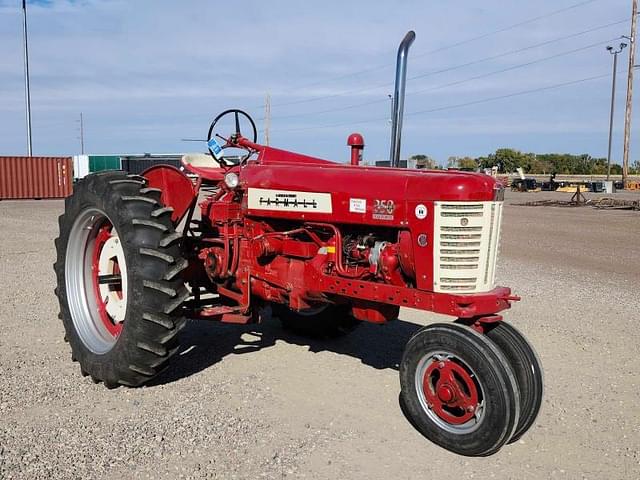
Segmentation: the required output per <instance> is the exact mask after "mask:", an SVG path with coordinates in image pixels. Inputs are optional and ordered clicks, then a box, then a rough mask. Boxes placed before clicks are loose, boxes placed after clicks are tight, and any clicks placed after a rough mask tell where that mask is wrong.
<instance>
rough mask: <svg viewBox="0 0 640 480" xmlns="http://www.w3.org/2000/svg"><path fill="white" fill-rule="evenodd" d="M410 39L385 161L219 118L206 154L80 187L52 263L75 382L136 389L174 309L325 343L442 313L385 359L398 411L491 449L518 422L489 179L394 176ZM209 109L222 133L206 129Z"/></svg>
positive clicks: (497, 193)
mask: <svg viewBox="0 0 640 480" xmlns="http://www.w3.org/2000/svg"><path fill="white" fill-rule="evenodd" d="M414 38H415V35H414V33H413V32H409V33H408V34H407V36H406V37H405V38H404V40H403V41H402V43H401V44H400V48H399V50H398V67H397V71H396V87H395V101H394V105H395V109H394V123H393V127H392V130H393V132H392V147H391V161H392V162H391V163H392V168H376V167H367V166H364V165H359V160H360V155H361V148H362V146H363V141H362V137H361V136H359V135H357V134H354V135H352V136H351V137H349V143H350V144H351V146H352V162H351V164H350V165H349V164H339V163H335V162H330V161H326V160H322V159H319V158H314V157H310V156H306V155H300V154H297V153H292V152H289V151H285V150H280V149H277V148H273V147H270V146H265V145H260V144H258V143H257V142H256V141H257V132H256V128H255V124H254V122H253V120H251V118H250V117H249V116H248V115H247V114H246V113H244V112H242V111H239V110H228V111H226V112H223V113H222V114H220V115H219V116H218V117H217V118H216V119H215V120H214V121H213V123H212V124H211V127H210V129H209V135H208V138H209V142H208V145H209V150H210V153H211V155H210V156H209V155H206V156H205V155H191V156H190V155H187V156H185V157H184V158H183V163H184V169H185V170H186V172H188V174H185V173H184V172H183V171H181V170H179V169H177V168H174V167H171V166H166V165H160V166H155V167H153V168H151V169H149V170H147V171H146V172H145V173H144V174H143V175H141V176H136V175H127V174H126V173H124V172H119V171H110V172H101V173H97V174H92V175H89V176H87V177H86V178H84V179H83V180H81V181H80V182H78V184H77V185H76V186H75V188H74V193H73V196H71V197H69V198H67V200H66V203H65V212H64V214H63V215H62V216H61V217H60V220H59V223H60V236H59V238H58V239H57V240H56V248H57V262H56V264H55V271H56V274H57V282H58V286H57V290H56V292H57V296H58V299H59V302H60V310H61V314H60V317H61V319H62V321H63V323H64V328H65V330H66V339H67V340H68V342H69V343H70V345H71V349H72V358H73V360H75V361H78V362H79V363H80V370H81V372H82V374H83V375H89V376H90V377H91V378H92V379H93V380H94V381H95V382H103V383H104V385H106V386H107V387H108V388H112V387H116V386H118V385H126V386H131V387H135V386H139V385H142V384H144V383H145V382H147V381H148V380H150V379H151V378H153V377H154V376H156V375H157V374H158V373H159V372H161V371H162V370H163V369H164V368H165V367H166V366H167V364H168V362H169V361H170V359H171V357H172V355H174V354H175V353H176V351H177V350H178V348H179V335H178V334H179V332H180V330H181V328H182V327H183V325H184V324H185V318H192V319H207V320H215V321H219V322H229V323H237V324H245V323H249V322H259V321H260V320H261V318H262V316H263V314H264V313H265V312H267V311H269V310H272V311H273V312H274V313H275V315H276V316H277V317H279V318H280V320H281V321H282V323H283V325H284V326H285V327H286V328H289V329H292V330H294V331H295V332H297V333H298V334H302V335H305V334H306V335H316V336H317V335H320V336H324V337H325V338H326V337H335V336H337V335H343V334H346V333H348V332H350V331H351V330H353V329H354V328H355V327H357V326H358V324H360V323H362V322H372V323H378V324H384V323H387V322H393V321H394V320H395V319H396V318H397V317H398V314H399V310H400V307H406V308H413V309H419V310H424V311H430V312H437V313H440V314H445V315H449V316H451V317H453V318H454V319H457V320H456V321H455V322H453V323H438V324H432V325H429V326H427V327H425V328H422V329H421V330H419V331H418V332H417V333H416V334H415V335H414V336H413V337H412V338H411V339H410V340H409V342H408V344H407V346H406V350H405V352H404V355H403V358H402V360H401V362H400V368H399V370H400V385H401V396H400V397H401V404H402V407H403V410H404V411H405V414H406V416H407V417H408V418H409V420H410V421H411V422H412V423H413V424H414V425H415V427H416V428H417V429H418V430H419V431H420V432H421V433H422V434H423V435H425V436H426V437H427V438H428V439H430V440H432V441H433V442H435V443H437V444H438V445H441V446H442V447H444V448H447V449H449V450H452V451H454V452H457V453H459V454H463V455H490V454H492V453H494V452H496V451H497V450H498V449H499V448H501V447H502V446H503V445H504V444H505V443H507V442H513V441H515V440H516V439H518V438H520V437H521V436H522V435H523V434H524V433H525V432H526V431H527V430H528V429H529V428H530V427H531V425H532V424H533V422H534V420H535V418H536V416H537V414H538V411H539V408H540V403H541V398H542V388H543V387H542V370H541V365H540V363H539V361H538V359H537V357H536V354H535V352H534V350H533V348H532V347H531V346H530V345H529V343H528V342H527V341H526V340H525V338H524V337H523V336H522V335H521V334H520V333H519V332H518V330H516V329H515V328H514V327H512V326H511V325H509V324H508V323H506V322H505V321H504V320H503V317H502V316H501V315H500V312H502V311H503V310H505V309H508V308H509V307H510V306H511V302H512V301H515V300H519V299H518V297H516V296H514V295H513V294H512V293H511V290H510V289H509V288H507V287H500V286H495V285H494V277H495V269H496V259H497V255H498V246H499V238H500V223H501V219H502V204H503V188H502V186H501V185H499V184H497V183H496V181H495V180H494V179H493V178H492V177H490V176H486V175H482V174H475V173H465V172H457V171H424V170H412V169H402V168H397V161H398V158H399V153H400V131H401V120H402V110H403V100H404V85H405V78H406V59H407V53H408V49H409V46H410V45H411V43H412V42H413V39H414ZM224 119H229V120H231V125H232V129H231V130H232V131H231V132H222V131H219V127H220V125H221V124H222V122H223V120H224ZM245 123H246V124H247V125H248V130H250V134H249V135H248V136H245V135H244V134H243V132H241V124H245ZM246 130H247V128H245V131H246ZM232 148H233V149H236V151H237V149H242V155H241V156H240V157H238V156H236V157H235V161H232V160H230V158H229V156H228V155H227V152H228V151H230V149H232ZM197 208H199V215H198V214H197V213H196V209H197Z"/></svg>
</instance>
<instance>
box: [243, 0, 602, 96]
mask: <svg viewBox="0 0 640 480" xmlns="http://www.w3.org/2000/svg"><path fill="white" fill-rule="evenodd" d="M597 1H599V0H585V1H582V2H578V3H575V4H572V5H569V6H567V7H564V8H561V9H558V10H554V11H552V12H549V13H546V14H543V15H538V16H536V17H533V18H529V19H526V20H523V21H520V22H518V23H514V24H511V25H507V26H506V27H502V28H499V29H497V30H493V31H490V32H487V33H483V34H481V35H478V36H475V37H471V38H467V39H465V40H461V41H459V42H456V43H452V44H449V45H445V46H443V47H440V48H437V49H434V50H430V51H428V52H423V53H419V54H417V55H412V57H413V58H421V57H425V56H428V55H432V54H434V53H439V52H443V51H445V50H450V49H452V48H456V47H459V46H462V45H466V44H468V43H472V42H475V41H478V40H482V39H485V38H488V37H491V36H493V35H497V34H499V33H504V32H507V31H509V30H513V29H514V28H518V27H521V26H523V25H528V24H530V23H534V22H537V21H539V20H543V19H545V18H550V17H553V16H556V15H559V14H561V13H564V12H567V11H570V10H574V9H576V8H579V7H582V6H586V5H588V4H591V3H594V2H597ZM391 67H392V65H389V64H385V65H379V66H376V67H370V68H367V69H364V70H359V71H355V72H352V73H348V74H344V75H340V76H337V77H332V78H329V79H325V80H322V81H316V82H313V83H309V84H306V85H302V86H299V87H294V88H291V89H289V92H291V91H297V90H302V89H305V88H308V87H312V86H316V85H322V84H324V83H327V82H331V81H334V80H342V79H345V78H349V77H353V76H356V75H360V74H362V73H369V72H373V71H376V70H381V69H385V68H391ZM386 85H388V84H385V85H383V86H386ZM376 88H379V87H376ZM348 93H351V92H348ZM346 94H347V93H343V94H340V95H346ZM335 96H339V95H335V94H331V95H328V96H324V95H323V96H319V97H314V98H313V99H305V100H296V101H292V102H283V103H276V104H272V106H274V105H275V106H277V107H280V106H287V105H295V104H298V103H306V102H311V101H315V99H318V100H320V99H323V98H333V97H335ZM263 107H264V105H259V106H256V107H255V108H263Z"/></svg>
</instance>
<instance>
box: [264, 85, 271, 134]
mask: <svg viewBox="0 0 640 480" xmlns="http://www.w3.org/2000/svg"><path fill="white" fill-rule="evenodd" d="M270 128H271V95H269V94H268V93H267V97H266V99H265V102H264V143H265V144H266V145H267V146H269V129H270Z"/></svg>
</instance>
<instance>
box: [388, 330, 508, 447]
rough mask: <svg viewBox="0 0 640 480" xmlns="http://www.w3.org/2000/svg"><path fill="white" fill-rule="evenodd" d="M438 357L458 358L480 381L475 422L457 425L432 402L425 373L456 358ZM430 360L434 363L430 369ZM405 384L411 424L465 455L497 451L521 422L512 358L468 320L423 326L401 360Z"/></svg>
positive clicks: (403, 393) (403, 397)
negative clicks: (505, 354)
mask: <svg viewBox="0 0 640 480" xmlns="http://www.w3.org/2000/svg"><path fill="white" fill-rule="evenodd" d="M438 358H452V359H455V363H456V365H458V366H461V367H464V369H466V370H467V371H468V372H470V373H472V375H470V376H469V377H468V378H469V380H472V381H473V382H476V385H477V390H478V392H480V395H479V397H478V398H480V399H481V400H482V401H481V404H480V405H481V408H482V410H481V411H480V410H477V411H479V412H481V413H480V418H478V419H477V420H476V421H475V422H472V421H471V420H469V421H468V422H467V423H465V424H464V425H457V424H454V423H452V422H450V421H447V420H446V419H444V418H443V417H442V415H441V414H438V410H437V409H436V407H435V406H434V405H427V403H428V402H429V401H428V400H426V398H425V395H426V394H425V391H424V388H425V387H424V383H423V382H424V381H425V380H424V379H425V377H424V376H423V375H422V373H423V372H427V373H428V372H429V371H430V370H429V369H430V368H433V367H434V366H435V367H436V368H440V366H439V365H442V366H444V364H445V363H447V362H450V361H451V360H447V359H445V360H444V361H441V360H438ZM434 359H435V360H434ZM427 365H431V366H429V367H428V368H427V369H426V370H425V366H427ZM434 370H435V369H434ZM400 386H401V394H400V401H401V406H402V408H403V411H404V412H405V415H407V417H408V418H409V420H410V421H411V423H412V424H413V425H414V426H415V427H416V428H417V429H418V431H420V433H422V434H423V435H424V436H425V437H427V438H428V439H429V440H431V441H432V442H434V443H436V444H438V445H440V446H442V447H444V448H446V449H447V450H450V451H452V452H455V453H458V454H460V455H467V456H487V455H491V454H493V453H495V452H497V451H498V450H499V449H500V448H501V447H502V446H503V445H504V444H505V443H507V442H508V441H509V439H510V438H511V437H512V435H513V432H514V430H515V428H516V425H517V423H518V418H519V410H520V403H519V390H518V384H517V382H516V378H515V375H514V373H513V372H512V370H511V368H510V366H509V364H508V362H507V360H506V358H505V357H504V355H503V354H502V352H501V351H500V350H499V349H498V347H497V346H496V345H494V344H493V342H492V341H490V340H489V339H488V338H487V337H486V336H484V335H480V334H479V333H478V332H476V331H474V330H473V329H471V328H469V327H466V326H463V325H458V324H433V325H429V326H427V327H425V328H423V329H421V330H420V331H418V332H417V333H416V334H415V335H414V336H413V337H412V338H411V339H410V340H409V342H408V343H407V346H406V349H405V352H404V355H403V357H402V362H401V363H400ZM465 389H467V387H465ZM469 391H470V390H469ZM431 398H433V397H431ZM465 418H466V417H465Z"/></svg>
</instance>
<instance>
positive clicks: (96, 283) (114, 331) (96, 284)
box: [91, 224, 123, 337]
mask: <svg viewBox="0 0 640 480" xmlns="http://www.w3.org/2000/svg"><path fill="white" fill-rule="evenodd" d="M111 229H112V226H111V225H109V224H106V225H103V226H102V227H101V228H100V230H98V235H97V236H96V239H95V243H94V246H93V254H92V256H91V277H92V279H93V290H94V294H95V299H96V305H97V307H98V313H99V314H100V319H101V320H102V323H103V324H104V326H105V328H106V329H107V331H108V332H109V333H110V334H111V335H112V336H114V337H118V336H119V335H120V333H121V332H122V323H121V322H115V321H114V320H113V319H112V318H111V317H110V316H109V313H108V312H107V305H106V303H105V300H104V299H103V297H102V295H101V293H100V273H101V272H100V255H101V253H102V249H103V248H104V245H105V243H107V241H108V240H109V239H110V238H111V237H112V235H111ZM113 273H114V274H119V273H120V268H119V266H118V264H117V263H115V265H114V269H113ZM115 292H116V295H118V297H120V298H122V297H123V294H122V284H121V286H120V290H116V291H115Z"/></svg>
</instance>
